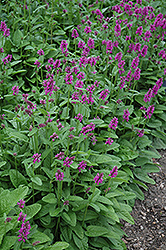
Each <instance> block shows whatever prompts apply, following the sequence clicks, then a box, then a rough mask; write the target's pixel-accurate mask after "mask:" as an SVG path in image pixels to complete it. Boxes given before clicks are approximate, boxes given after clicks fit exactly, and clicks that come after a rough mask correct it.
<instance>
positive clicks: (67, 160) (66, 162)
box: [63, 156, 75, 168]
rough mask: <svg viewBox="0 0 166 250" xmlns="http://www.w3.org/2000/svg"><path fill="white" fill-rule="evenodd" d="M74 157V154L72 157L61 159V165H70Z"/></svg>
mask: <svg viewBox="0 0 166 250" xmlns="http://www.w3.org/2000/svg"><path fill="white" fill-rule="evenodd" d="M74 159H75V156H72V157H66V159H65V160H64V161H63V166H65V167H68V168H69V167H70V165H71V164H72V163H73V160H74Z"/></svg>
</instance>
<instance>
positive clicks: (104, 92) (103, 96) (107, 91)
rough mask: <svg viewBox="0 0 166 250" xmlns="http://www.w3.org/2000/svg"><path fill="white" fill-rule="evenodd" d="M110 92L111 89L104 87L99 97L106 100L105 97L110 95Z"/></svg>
mask: <svg viewBox="0 0 166 250" xmlns="http://www.w3.org/2000/svg"><path fill="white" fill-rule="evenodd" d="M109 93H110V91H109V90H108V89H104V90H103V91H101V93H100V95H99V99H103V100H105V98H106V97H107V96H108V94H109Z"/></svg>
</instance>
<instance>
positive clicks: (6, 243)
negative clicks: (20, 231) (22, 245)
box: [1, 236, 18, 250]
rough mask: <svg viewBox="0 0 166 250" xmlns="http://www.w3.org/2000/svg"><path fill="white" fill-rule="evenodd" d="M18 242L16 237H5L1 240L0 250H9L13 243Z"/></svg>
mask: <svg viewBox="0 0 166 250" xmlns="http://www.w3.org/2000/svg"><path fill="white" fill-rule="evenodd" d="M16 240H18V237H17V236H5V237H4V239H3V243H2V245H1V250H10V249H12V246H13V245H14V243H15V242H16Z"/></svg>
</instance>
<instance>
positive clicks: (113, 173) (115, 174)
mask: <svg viewBox="0 0 166 250" xmlns="http://www.w3.org/2000/svg"><path fill="white" fill-rule="evenodd" d="M117 174H118V167H117V166H115V167H113V169H112V170H111V171H110V174H109V176H110V177H111V178H113V177H116V176H117Z"/></svg>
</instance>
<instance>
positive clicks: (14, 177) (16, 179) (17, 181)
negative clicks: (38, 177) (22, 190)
mask: <svg viewBox="0 0 166 250" xmlns="http://www.w3.org/2000/svg"><path fill="white" fill-rule="evenodd" d="M9 176H10V180H11V182H12V184H13V186H14V187H18V186H19V185H28V183H27V180H26V178H25V177H24V176H23V175H22V174H21V173H20V172H19V171H16V170H15V169H11V170H10V171H9Z"/></svg>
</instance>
